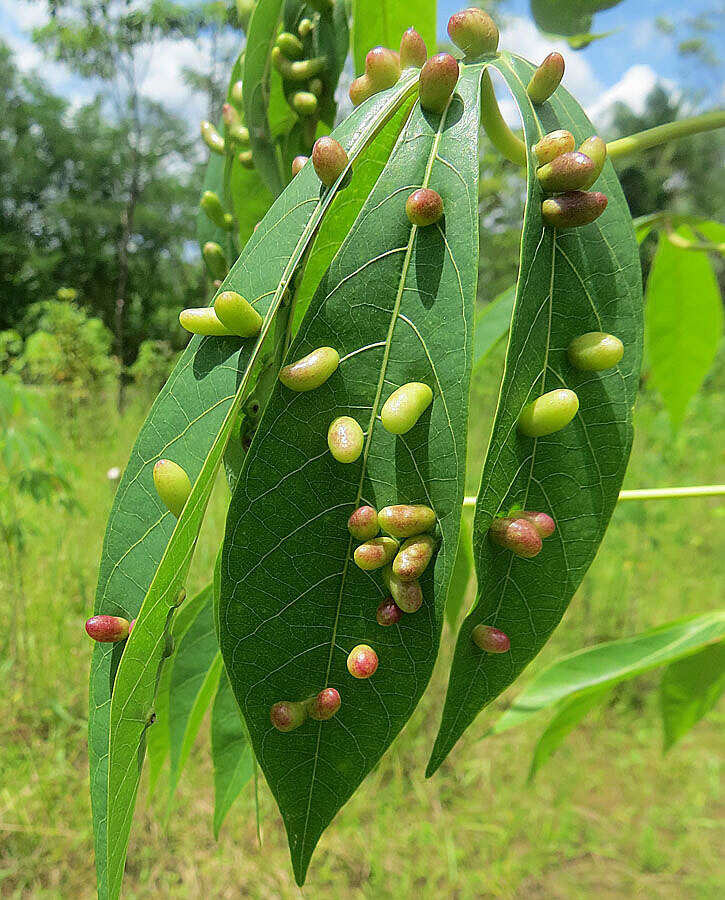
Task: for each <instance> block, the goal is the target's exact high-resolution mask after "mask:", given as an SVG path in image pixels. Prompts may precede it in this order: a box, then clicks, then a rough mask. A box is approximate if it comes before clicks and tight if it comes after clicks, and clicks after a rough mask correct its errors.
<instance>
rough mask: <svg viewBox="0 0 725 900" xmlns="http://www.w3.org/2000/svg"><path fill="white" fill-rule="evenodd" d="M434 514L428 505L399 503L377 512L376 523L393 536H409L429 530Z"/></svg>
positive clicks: (433, 522)
mask: <svg viewBox="0 0 725 900" xmlns="http://www.w3.org/2000/svg"><path fill="white" fill-rule="evenodd" d="M435 523H436V514H435V513H434V512H433V510H432V509H431V508H430V506H422V505H412V504H404V503H400V504H398V505H397V506H386V507H384V508H383V509H381V510H380V512H379V513H378V524H379V525H380V527H381V528H382V529H383V531H387V532H388V534H391V535H392V536H393V537H394V538H409V537H414V536H415V535H416V534H422V533H423V532H424V531H431V529H432V528H433V526H434V525H435Z"/></svg>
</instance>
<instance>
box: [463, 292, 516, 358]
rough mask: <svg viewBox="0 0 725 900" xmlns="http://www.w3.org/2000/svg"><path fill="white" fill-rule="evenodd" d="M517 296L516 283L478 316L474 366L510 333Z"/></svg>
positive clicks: (485, 307) (487, 305)
mask: <svg viewBox="0 0 725 900" xmlns="http://www.w3.org/2000/svg"><path fill="white" fill-rule="evenodd" d="M515 298H516V287H515V285H514V286H512V287H510V288H506V290H505V291H503V292H502V293H500V294H499V295H498V297H496V299H495V300H492V301H491V303H488V304H486V306H484V307H483V309H482V310H481V312H480V313H479V314H478V315H477V316H476V337H475V341H474V348H473V367H474V369H476V368H477V367H478V366H479V365H481V363H482V362H483V361H484V359H486V357H487V356H488V354H489V353H490V352H491V351H492V350H493V348H494V347H496V346H497V345H498V343H499V342H500V341H502V340H503V339H504V338H505V337H506V335H507V334H508V331H509V328H510V327H511V315H512V313H513V310H514V300H515Z"/></svg>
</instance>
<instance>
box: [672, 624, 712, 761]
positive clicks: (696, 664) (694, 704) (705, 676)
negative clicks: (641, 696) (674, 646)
mask: <svg viewBox="0 0 725 900" xmlns="http://www.w3.org/2000/svg"><path fill="white" fill-rule="evenodd" d="M723 691H725V643H723V642H722V641H719V642H718V643H716V644H712V645H711V646H709V647H705V648H704V650H701V651H700V652H699V653H695V654H693V655H692V656H687V657H685V658H684V659H680V660H677V662H673V663H670V665H669V666H667V668H666V669H665V671H664V674H663V676H662V682H661V683H660V708H661V710H662V726H663V729H664V747H665V750H669V749H670V747H671V746H672V745H673V744H674V743H675V742H676V741H678V740H679V739H680V738H681V737H682V735H683V734H685V733H686V732H688V731H689V730H690V729H691V728H692V726H693V725H695V724H697V722H699V721H700V719H701V718H702V717H703V716H704V715H706V714H707V713H708V712H709V711H710V710H711V709H712V708H713V706H715V704H716V703H717V702H718V700H719V699H720V697H721V696H722V694H723Z"/></svg>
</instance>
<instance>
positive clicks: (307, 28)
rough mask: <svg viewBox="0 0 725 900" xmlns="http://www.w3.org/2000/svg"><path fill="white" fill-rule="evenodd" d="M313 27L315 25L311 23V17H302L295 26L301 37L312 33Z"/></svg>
mask: <svg viewBox="0 0 725 900" xmlns="http://www.w3.org/2000/svg"><path fill="white" fill-rule="evenodd" d="M314 27H315V26H314V24H313V23H312V19H302V21H301V22H300V24H299V25H298V26H297V34H298V35H299V36H300V37H301V38H306V37H307V35H308V34H312V31H313V29H314Z"/></svg>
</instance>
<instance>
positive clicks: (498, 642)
mask: <svg viewBox="0 0 725 900" xmlns="http://www.w3.org/2000/svg"><path fill="white" fill-rule="evenodd" d="M471 639H472V640H473V643H474V644H475V645H476V646H477V647H480V649H481V650H485V651H486V652H487V653H508V651H509V650H510V649H511V641H510V640H509V636H508V635H507V634H504V632H503V631H499V629H498V628H493V627H492V626H491V625H476V627H475V628H474V629H473V631H472V632H471Z"/></svg>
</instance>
